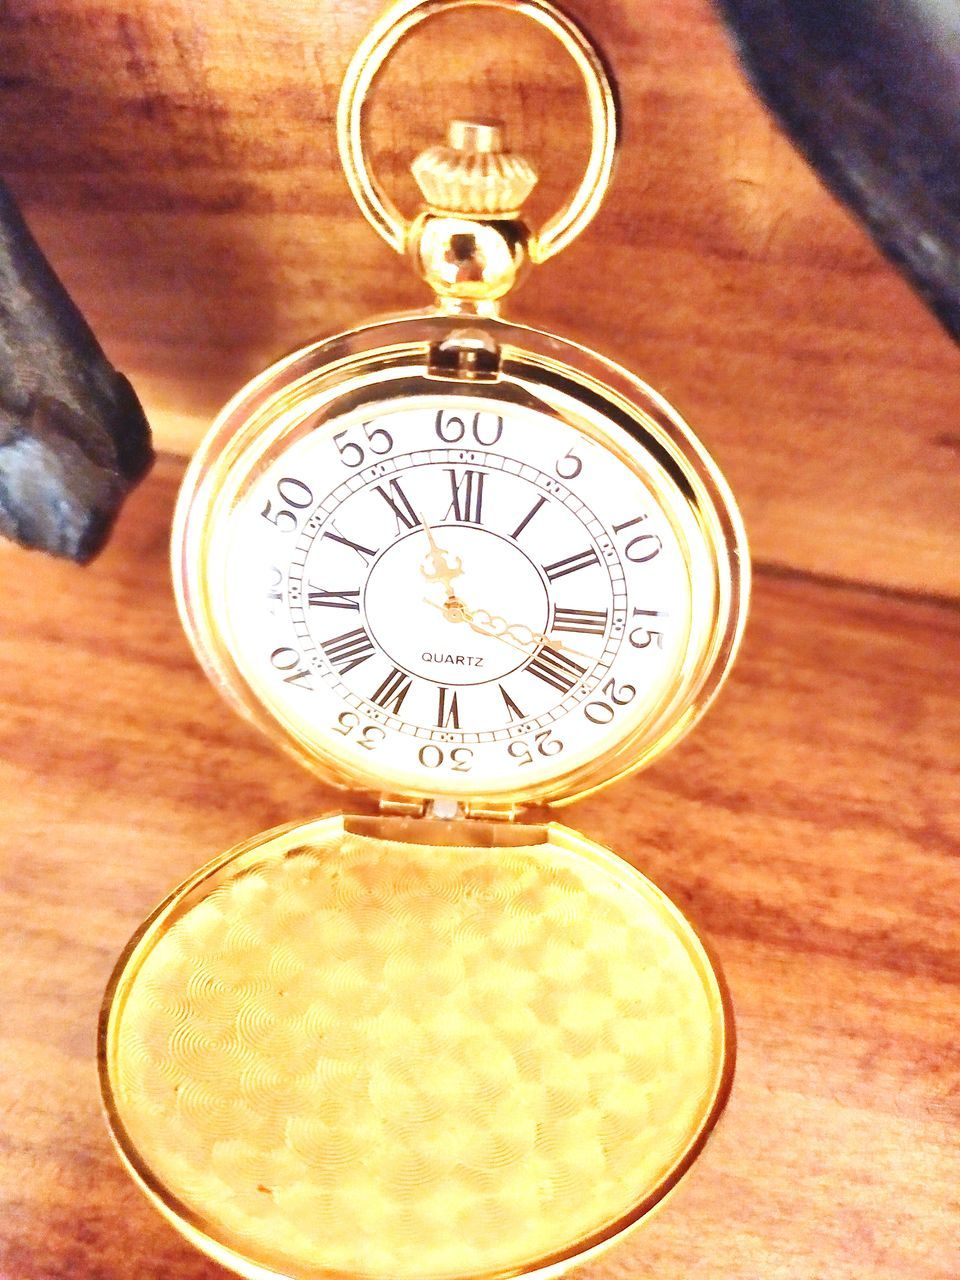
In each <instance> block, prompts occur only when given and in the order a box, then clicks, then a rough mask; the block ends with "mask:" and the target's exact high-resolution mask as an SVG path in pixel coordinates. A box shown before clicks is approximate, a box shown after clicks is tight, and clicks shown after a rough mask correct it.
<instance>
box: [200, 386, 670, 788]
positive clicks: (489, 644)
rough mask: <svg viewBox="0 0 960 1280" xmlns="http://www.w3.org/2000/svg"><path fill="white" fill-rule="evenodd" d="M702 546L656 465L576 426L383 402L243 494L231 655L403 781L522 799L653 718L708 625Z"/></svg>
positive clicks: (228, 600) (364, 759) (236, 533)
mask: <svg viewBox="0 0 960 1280" xmlns="http://www.w3.org/2000/svg"><path fill="white" fill-rule="evenodd" d="M681 537H682V534H681V532H680V531H679V529H678V526H677V523H676V520H675V519H672V518H671V516H670V515H669V514H668V513H667V512H665V511H664V510H662V509H661V508H660V507H659V506H658V505H657V503H656V502H655V501H654V499H653V497H652V487H651V485H650V484H648V483H647V482H646V481H645V479H644V477H643V475H642V474H641V472H640V469H639V468H638V467H637V466H635V465H634V466H631V465H629V464H628V463H627V462H626V461H624V459H623V457H621V456H618V454H617V453H616V452H615V451H614V450H613V449H612V448H609V447H607V445H606V444H604V443H603V442H602V441H601V440H599V439H595V438H593V437H592V436H590V435H588V434H586V433H585V432H583V431H581V430H579V429H578V428H577V427H575V426H573V425H571V424H570V423H567V422H564V421H561V420H559V419H558V418H557V417H555V416H552V415H548V414H547V413H543V412H540V411H537V410H534V409H530V408H526V407H518V406H517V405H515V404H513V403H510V402H507V401H503V402H499V401H495V400H491V399H489V398H486V397H484V398H482V399H481V398H479V397H476V398H471V397H469V396H463V397H456V398H454V397H436V398H424V397H421V398H418V399H416V400H414V401H406V402H404V403H403V404H402V406H401V407H396V405H395V404H394V405H393V406H390V405H385V406H384V408H383V410H382V411H381V412H371V411H370V410H369V409H368V410H367V412H366V415H365V416H364V418H363V419H362V420H361V419H360V418H358V417H357V416H356V415H352V416H350V417H344V418H342V419H339V420H336V421H333V422H328V423H326V424H324V425H323V427H322V428H319V429H316V430H313V431H311V432H309V433H307V434H305V435H302V436H301V437H300V438H299V439H298V440H297V441H296V442H295V443H293V444H291V445H290V446H289V447H288V448H286V449H284V450H283V451H282V452H281V453H280V455H279V456H278V457H276V458H275V459H274V460H273V461H272V462H271V463H270V464H269V466H268V467H266V469H264V470H263V471H262V472H261V473H260V474H259V475H258V476H257V478H256V480H255V481H254V483H253V484H252V485H251V486H250V487H249V489H248V490H247V491H246V492H245V493H244V495H243V497H242V498H241V499H240V501H239V502H237V503H236V505H235V506H234V508H233V510H232V512H231V515H230V520H229V530H228V534H227V538H226V542H225V543H224V551H223V555H224V573H223V579H222V581H223V599H224V606H225V611H226V615H227V618H228V627H229V634H228V646H229V649H230V651H231V654H232V656H233V658H234V661H235V662H236V664H237V666H238V667H239V669H240V670H241V672H242V673H243V674H244V676H245V678H246V679H247V680H248V681H249V682H250V683H251V684H253V685H254V686H255V687H256V688H257V689H258V691H259V692H260V693H261V695H262V694H263V692H264V690H267V691H268V695H267V696H268V699H269V706H270V709H271V710H272V711H273V713H274V714H276V715H278V716H279V717H280V718H281V719H282V720H283V721H284V723H285V724H286V725H287V726H288V727H289V728H291V729H292V730H293V731H294V732H295V733H296V734H297V735H298V736H300V737H301V739H308V740H312V741H318V740H322V742H323V747H324V750H325V751H326V752H327V753H328V754H333V755H335V756H336V757H337V758H338V759H339V760H340V761H341V762H342V764H343V766H344V768H345V769H346V770H348V771H350V772H356V771H360V772H361V773H363V774H366V775H374V776H376V778H377V779H378V780H380V781H381V782H382V790H383V791H384V792H390V791H401V792H402V791H406V790H409V789H410V787H411V785H415V786H416V788H417V789H418V790H419V791H421V792H422V793H425V794H434V793H435V794H436V795H438V796H439V795H448V796H449V795H454V796H460V797H464V798H467V797H470V796H471V795H476V794H481V795H486V796H495V795H497V794H498V793H503V794H506V793H508V792H511V791H516V790H517V789H522V788H527V787H530V786H536V785H537V784H539V783H542V782H543V780H544V779H547V778H553V777H556V776H558V775H561V774H565V773H567V772H568V771H570V770H573V769H576V768H578V767H579V766H581V765H582V764H583V763H584V762H585V761H587V760H590V759H592V758H595V757H596V756H597V755H599V754H600V753H602V752H604V751H606V750H608V749H610V748H611V747H612V746H614V745H615V744H616V743H617V742H618V741H619V740H621V739H622V738H623V737H625V736H626V734H628V733H629V732H630V730H631V728H632V727H633V726H635V725H636V724H638V723H639V722H640V721H641V720H642V719H643V718H645V717H649V716H650V714H651V712H652V711H653V710H654V708H655V707H656V705H657V703H658V701H659V700H660V699H661V698H662V693H663V689H664V688H665V686H667V685H668V684H669V683H670V681H671V680H672V679H673V678H674V676H675V674H676V672H677V671H678V670H679V669H680V667H681V666H682V663H683V661H684V655H685V652H686V647H687V642H688V637H689V633H690V627H691V600H690V587H689V576H688V572H687V568H686V558H685V555H684V548H683V546H682V545H681Z"/></svg>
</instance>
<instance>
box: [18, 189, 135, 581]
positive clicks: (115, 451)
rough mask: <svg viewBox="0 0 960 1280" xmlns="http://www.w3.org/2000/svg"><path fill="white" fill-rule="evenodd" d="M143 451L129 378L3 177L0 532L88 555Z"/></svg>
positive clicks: (101, 538)
mask: <svg viewBox="0 0 960 1280" xmlns="http://www.w3.org/2000/svg"><path fill="white" fill-rule="evenodd" d="M152 461H153V451H152V449H151V447H150V428H149V426H148V425H147V420H146V418H145V417H144V413H143V409H142V408H141V407H140V402H139V401H138V400H137V397H136V395H135V393H134V391H133V388H132V387H131V386H130V383H129V382H128V381H127V379H126V378H125V377H124V376H123V374H121V373H118V372H117V371H116V370H115V369H114V368H113V367H112V365H111V364H110V363H109V362H108V360H107V358H106V356H105V355H104V354H103V351H102V350H101V349H100V346H99V344H98V343H97V340H96V338H95V337H94V336H93V334H92V332H91V331H90V327H89V326H88V324H87V322H86V321H85V320H84V318H83V316H82V315H81V314H80V312H79V311H78V310H77V308H76V307H75V306H74V304H73V301H72V300H71V298H70V295H69V294H68V293H67V291H66V289H64V287H63V285H62V284H61V283H60V281H59V280H58V279H57V276H56V275H55V273H54V271H53V269H52V268H51V266H50V264H49V263H48V262H47V260H46V258H44V256H43V254H42V253H41V251H40V249H39V247H38V245H37V243H36V241H35V240H34V238H33V236H32V235H31V234H30V230H29V228H28V227H27V225H26V223H25V222H24V220H23V217H22V215H21V213H20V211H19V210H18V208H17V206H16V203H15V201H14V199H13V197H12V196H11V194H10V192H9V191H8V190H7V189H6V187H5V186H4V185H3V184H2V183H0V534H3V535H5V536H6V537H8V538H12V539H14V541H16V542H19V543H21V544H22V545H23V546H25V547H36V548H39V549H41V550H43V551H49V552H52V553H53V554H54V555H60V556H67V557H69V558H70V559H71V560H77V561H80V562H81V563H82V562H85V561H87V560H90V559H91V558H92V557H93V556H95V555H96V554H97V552H98V551H99V550H100V549H101V548H102V546H103V544H104V542H105V541H106V539H107V537H108V535H109V533H110V529H111V526H112V525H113V521H114V519H115V517H116V515H117V512H118V511H119V509H120V506H121V504H122V502H123V499H124V498H125V497H126V495H127V494H128V493H129V491H130V490H131V488H132V487H133V486H134V485H135V484H136V483H137V481H138V480H139V479H140V478H141V477H142V476H143V475H144V474H145V473H146V471H147V470H148V469H149V467H150V464H151V462H152Z"/></svg>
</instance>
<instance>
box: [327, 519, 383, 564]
mask: <svg viewBox="0 0 960 1280" xmlns="http://www.w3.org/2000/svg"><path fill="white" fill-rule="evenodd" d="M330 528H331V529H333V530H334V532H333V533H331V532H330V530H329V529H328V530H327V532H326V533H324V535H323V536H324V537H325V538H329V539H330V541H331V542H339V543H340V545H341V546H344V547H349V548H350V549H351V551H355V552H356V553H357V555H358V556H359V557H360V559H361V560H362V561H363V563H364V564H369V563H370V561H371V560H372V559H373V557H374V556H375V555H376V554H377V548H376V547H365V546H364V545H363V543H362V542H353V541H352V540H351V539H350V538H345V537H344V536H343V534H342V533H341V532H340V530H339V529H338V528H337V526H336V525H335V524H334V523H333V522H332V521H331V523H330Z"/></svg>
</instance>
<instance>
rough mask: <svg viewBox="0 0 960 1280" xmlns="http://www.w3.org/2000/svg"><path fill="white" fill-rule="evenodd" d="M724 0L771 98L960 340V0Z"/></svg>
mask: <svg viewBox="0 0 960 1280" xmlns="http://www.w3.org/2000/svg"><path fill="white" fill-rule="evenodd" d="M715 2H716V4H717V7H718V8H719V10H720V12H721V13H722V15H723V16H724V18H725V19H726V22H727V24H728V26H729V27H730V29H731V31H732V32H733V35H734V39H735V42H736V44H737V46H738V52H739V55H740V58H741V61H742V62H743V64H744V66H745V68H746V70H747V74H748V75H749V77H750V79H751V81H752V82H753V85H754V87H755V88H756V90H757V92H758V93H759V94H760V96H761V97H762V98H763V100H764V101H765V102H766V104H767V106H769V107H770V108H771V110H772V111H773V112H774V114H775V115H776V116H777V117H778V119H779V121H780V123H781V124H782V125H783V126H784V128H785V129H786V130H787V132H788V133H789V134H790V136H791V138H792V139H793V141H794V143H795V144H796V145H797V147H798V148H799V149H800V151H802V152H803V154H804V155H805V156H806V158H807V159H808V160H809V161H810V163H811V164H812V165H813V166H814V168H815V169H816V170H817V171H818V172H819V174H820V176H821V177H822V178H823V179H824V181H825V182H826V183H827V185H828V186H829V187H830V188H831V190H832V191H833V192H834V193H835V194H836V195H837V196H839V197H840V199H841V200H843V201H844V202H845V203H846V204H848V205H849V206H850V207H851V208H852V209H853V210H854V212H855V213H856V214H857V215H858V216H859V217H860V218H861V219H862V221H863V222H864V223H866V225H867V228H868V229H869V231H870V232H871V234H872V235H873V237H874V239H875V240H876V242H877V244H878V245H879V246H880V248H881V249H882V250H883V252H884V253H885V254H886V255H887V257H888V258H890V260H891V261H892V262H893V263H894V264H895V265H896V266H897V267H899V268H900V270H901V271H902V272H903V273H904V275H906V277H907V278H908V280H910V281H911V282H912V283H913V285H914V286H915V287H916V288H917V289H918V291H919V292H920V294H921V295H922V297H923V298H924V299H925V301H926V302H927V304H928V305H929V306H930V307H931V308H932V310H933V311H934V313H935V314H936V315H937V316H938V317H939V319H940V320H941V322H942V323H943V325H944V326H945V327H946V329H947V330H948V331H949V332H950V334H951V335H952V336H953V337H954V338H956V339H960V75H958V70H957V68H958V67H960V5H958V4H956V3H954V2H953V0H715Z"/></svg>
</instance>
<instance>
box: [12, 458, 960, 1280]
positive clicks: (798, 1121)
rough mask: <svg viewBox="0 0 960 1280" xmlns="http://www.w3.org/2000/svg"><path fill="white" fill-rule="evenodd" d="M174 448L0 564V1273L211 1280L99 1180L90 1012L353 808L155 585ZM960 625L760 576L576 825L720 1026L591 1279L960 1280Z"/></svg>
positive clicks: (894, 603) (163, 566)
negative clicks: (290, 744) (301, 822)
mask: <svg viewBox="0 0 960 1280" xmlns="http://www.w3.org/2000/svg"><path fill="white" fill-rule="evenodd" d="M181 469H182V466H181V463H180V462H179V461H177V460H175V459H171V458H164V459H162V460H161V462H160V464H159V465H158V466H157V468H156V470H155V471H154V473H153V475H152V476H151V477H150V479H149V480H148V481H147V483H146V484H145V486H144V487H143V489H142V490H141V491H140V492H139V493H138V494H137V495H136V496H135V497H134V498H133V500H132V501H131V503H130V505H129V507H128V509H127V511H126V513H125V515H124V517H123V519H122V522H121V525H120V528H119V529H118V531H117V534H116V537H115V540H114V542H113V544H112V546H111V547H110V549H109V550H108V551H107V553H106V554H105V555H104V556H103V558H102V560H101V561H99V562H98V563H97V564H95V565H94V566H93V567H91V568H89V569H87V570H83V571H81V570H78V569H75V568H72V567H70V566H68V565H64V564H59V563H55V562H53V561H51V560H45V559H42V558H40V557H38V556H37V555H33V554H28V553H25V552H21V551H17V550H15V549H13V548H5V549H4V550H3V552H2V553H0V583H2V588H0V592H2V595H0V598H2V600H3V608H2V621H0V628H2V630H0V704H2V706H3V708H4V711H3V717H2V720H0V738H2V742H0V811H2V813H3V817H4V846H5V849H4V863H3V893H2V899H0V913H2V938H3V943H2V946H3V955H4V973H5V975H6V987H7V1000H6V1008H5V1010H4V1017H3V1020H2V1024H0V1038H2V1059H0V1060H2V1062H3V1067H2V1069H0V1113H2V1115H3V1118H4V1123H3V1131H2V1135H0V1197H2V1202H3V1203H2V1206H0V1222H2V1231H0V1237H2V1238H0V1275H2V1277H3V1278H4V1280H54V1278H57V1280H60V1278H61V1277H62V1278H63V1280H68V1278H69V1280H120V1278H121V1277H124V1278H126V1277H137V1278H138V1280H160V1278H161V1277H163V1278H164V1280H169V1278H170V1277H173V1276H176V1277H177V1280H201V1277H204V1278H209V1280H214V1277H216V1276H218V1275H222V1274H223V1273H222V1272H221V1271H220V1270H219V1268H217V1267H216V1266H215V1265H214V1264H212V1263H209V1262H207V1261H205V1260H204V1259H203V1258H202V1257H200V1256H199V1255H198V1254H195V1253H194V1252H193V1250H192V1249H190V1248H189V1247H188V1246H187V1245H185V1244H183V1243H182V1242H181V1241H180V1239H179V1237H178V1236H177V1235H175V1233H174V1232H173V1230H172V1229H170V1228H169V1227H167V1226H166V1224H165V1223H164V1222H163V1221H162V1220H161V1219H160V1218H159V1217H158V1216H157V1215H156V1214H155V1212H154V1211H153V1210H152V1209H151V1208H150V1207H149V1206H148V1204H147V1203H146V1201H145V1200H143V1199H142V1198H141V1196H140V1194H139V1193H138V1192H137V1190H136V1189H135V1188H134V1186H133V1184H132V1183H131V1182H130V1181H129V1180H128V1178H127V1176H126V1174H125V1173H124V1172H123V1170H122V1169H121V1167H120V1165H119V1163H118V1162H117V1160H116V1158H115V1156H114V1154H113V1151H112V1149H111V1147H110V1144H109V1141H108V1138H107V1135H106V1132H105V1129H104V1126H103V1124H102V1121H101V1118H100V1115H99V1108H98V1099H97V1085H96V1073H95V1060H94V1029H95V1024H96V1018H97V1010H98V1005H99V1001H100V995H101V991H102V989H103V986H104V984H105V982H106V980H107V976H108V974H109V972H110V969H111V966H112V964H113V962H114V959H115V958H116V956H117V954H118V952H119V951H120V949H121V947H122V945H123V943H124V942H125V940H126V939H127V937H128V935H129V934H130V933H131V932H132V930H133V929H134V928H135V926H136V925H137V924H138V922H139V921H140V920H141V918H142V917H143V915H144V914H145V913H146V911H147V910H148V909H149V908H150V907H151V906H152V905H153V904H154V903H155V902H156V901H157V900H158V899H159V898H160V897H161V896H162V895H163V894H164V893H165V892H166V890H167V889H168V888H170V887H171V886H172V885H173V884H174V883H175V882H176V881H178V880H179V879H180V878H181V877H183V876H185V875H186V874H187V873H188V872H190V871H192V870H193V869H194V868H195V867H197V866H198V865H199V864H200V863H201V862H202V861H204V860H206V859H207V858H208V857H210V856H212V855H213V854H215V853H217V852H218V851H219V850H221V849H224V848H226V847H228V846H229V845H231V844H232V843H234V842H236V841H239V840H240V839H241V838H243V837H246V836H248V835H250V834H251V833H253V832H255V831H257V830H260V829H262V828H264V827H268V826H270V825H273V824H276V823H279V822H283V821H286V820H288V819H293V818H297V817H306V816H308V815H312V814H315V813H318V812H320V811H323V810H325V809H329V808H333V807H338V806H339V804H340V800H339V798H338V797H337V796H336V795H335V794H333V793H331V792H330V791H328V790H326V789H325V788H323V787H322V786H319V785H317V784H315V783H312V782H311V781H310V780H309V779H308V778H307V777H306V775H305V774H303V773H302V772H301V771H299V770H298V769H297V768H295V767H294V766H293V765H291V764H289V763H288V762H287V761H286V760H285V759H283V758H281V757H280V756H279V755H278V754H277V753H276V752H275V751H274V750H273V749H272V748H270V747H269V746H268V745H267V744H266V743H265V742H263V741H261V740H260V739H259V738H258V737H257V736H256V734H255V733H254V731H253V730H251V729H248V728H246V727H245V726H244V725H243V724H241V723H240V722H239V721H238V720H237V719H236V717H235V716H234V715H233V714H232V713H231V712H230V711H229V710H228V709H227V708H226V706H225V705H222V704H221V703H220V702H219V701H218V699H217V697H216V695H215V694H214V692H213V691H212V689H211V688H210V687H209V686H208V685H207V683H206V682H205V680H204V678H203V677H202V675H201V674H200V671H199V669H198V668H197V667H196V665H195V664H194V662H193V659H192V657H191V655H190V653H189V651H188V648H187V645H186V642H185V640H184V638H183V636H182V634H181V632H180V629H179V625H178V622H177V619H176V616H175V612H174V608H173V603H172V599H171V593H170V588H169V585H168V571H167V563H166V548H167V538H168V530H169V524H170V515H171V508H172V503H173V499H174V494H175V489H176V485H177V482H178V480H179V477H180V474H181ZM958 689H960V614H958V610H957V607H956V605H955V604H953V603H950V602H945V601H938V600H934V599H923V598H921V597H917V596H904V595H901V594H898V593H897V592H896V591H892V590H883V589H876V588H867V587H863V588H861V587H848V586H840V585H836V584H834V583H831V582H828V581H817V580H816V579H814V578H812V577H810V576H807V575H804V574H801V573H796V572H782V571H773V570H761V572H760V573H759V578H758V582H757V586H756V595H755V604H754V608H753V617H752V620H751V624H750V627H749V630H748V638H747V642H746V647H745V652H744V653H743V656H742V658H741V660H740V663H739V665H738V667H737V669H736V671H735V674H734V676H733V678H732V680H731V683H730V685H729V686H728V688H727V691H726V692H725V694H724V695H723V697H722V698H721V700H720V702H719V704H718V706H717V707H716V708H715V709H714V711H713V712H712V713H711V715H710V716H709V717H708V718H707V720H706V722H705V723H704V724H703V725H702V726H701V727H700V729H699V730H698V731H697V732H696V733H695V734H694V735H693V736H692V737H691V738H690V739H688V740H687V741H686V742H685V743H684V744H683V745H682V746H681V747H679V748H678V749H676V750H675V751H674V752H673V753H672V754H671V755H670V756H669V757H668V758H667V759H666V760H664V761H663V762H662V763H660V764H658V765H657V766H656V767H654V768H652V769H651V770H650V771H649V773H647V774H645V775H641V776H639V777H636V778H634V779H633V780H631V781H629V782H627V783H625V784H622V785H620V786H619V787H617V788H615V789H613V790H611V791H610V792H608V793H607V794H606V795H601V796H599V797H596V798H594V799H592V800H591V801H589V802H588V803H584V804H580V805H578V806H577V807H576V808H574V809H573V810H570V811H567V813H566V814H565V815H564V817H565V820H566V821H568V822H570V823H571V825H575V826H578V827H580V828H582V829H583V830H584V831H586V832H588V833H589V834H591V835H593V836H595V837H599V838H600V839H602V840H605V841H608V842H609V843H610V844H612V845H613V847H615V848H616V849H618V850H619V851H621V852H623V853H626V854H627V855H629V856H630V857H631V858H632V859H633V860H634V861H635V862H636V863H637V865H639V866H640V867H642V869H643V870H644V871H646V872H647V873H649V874H650V875H651V876H652V878H653V879H654V880H655V881H657V882H658V883H659V884H661V885H662V886H663V887H664V888H665V889H666V890H667V891H668V892H669V893H671V894H672V895H673V896H674V897H675V898H676V899H677V900H678V901H679V902H680V903H681V904H682V905H683V906H684V907H685V908H687V909H688V910H689V911H691V912H692V913H693V914H694V916H695V917H696V918H697V919H698V921H699V922H700V923H701V925H702V926H703V927H704V928H705V929H706V931H707V932H708V934H709V935H710V936H711V937H712V938H713V940H714V942H715V943H716V945H717V947H718V949H719V952H720V954H721V956H722V959H723V962H724V965H725V967H726V972H727V976H728V978H729V981H730V985H731V987H732V990H733V996H734V1000H735V1003H736V1009H737V1016H738V1023H739V1034H740V1059H739V1069H738V1076H737V1082H736V1085H735V1088H734V1094H733V1099H732V1102H731V1104H730V1108H729V1111H728V1114H727V1117H726V1119H725V1121H724V1123H723V1124H722V1126H721V1128H720V1130H719V1132H718V1134H717V1136H716V1137H715V1139H714V1141H713V1142H712V1144H711V1146H710V1147H709V1148H708V1151H707V1154H706V1156H705V1157H704V1159H703V1161H702V1162H701V1164H700V1165H699V1166H698V1167H697V1168H696V1170H695V1172H694V1173H693V1174H692V1175H691V1177H690V1178H689V1180H688V1183H687V1184H686V1186H685V1187H684V1188H682V1189H681V1191H680V1193H679V1194H678V1196H677V1197H676V1198H675V1199H674V1200H673V1201H672V1202H671V1203H670V1204H669V1205H668V1206H667V1207H666V1208H665V1209H664V1210H663V1212H662V1213H661V1214H660V1215H659V1216H658V1217H657V1218H656V1219H655V1220H653V1221H652V1222H651V1223H650V1224H648V1225H647V1226H646V1227H645V1228H643V1229H642V1230H641V1231H640V1232H639V1233H637V1234H636V1235H635V1236H634V1237H633V1238H632V1239H631V1240H630V1241H629V1242H628V1243H627V1244H625V1245H624V1246H622V1247H621V1248H620V1249H619V1250H617V1251H615V1252H613V1253H610V1254H608V1255H607V1256H606V1257H605V1258H603V1259H601V1260H600V1261H599V1262H597V1263H595V1264H593V1265H592V1266H591V1267H590V1268H588V1269H587V1272H586V1274H587V1275H589V1276H592V1277H595V1278H596V1280H600V1278H601V1277H604V1278H609V1280H613V1278H614V1277H627V1276H629V1277H631V1278H633V1277H640V1276H642V1277H651V1278H652V1277H658V1278H660V1277H662V1278H664V1280H698V1278H702V1280H718V1278H719V1277H723V1278H724V1280H846V1278H847V1277H849V1278H850V1280H864V1277H870V1280H955V1277H956V1275H957V1274H958V1272H960V1252H958V1246H957V1214H958V1203H957V1188H958V1185H960V1143H958V1124H957V1121H958V1111H960V1064H958V1044H960V992H958V985H960V865H958V855H960V796H958V784H960V778H958V760H957V746H958V743H960V700H958Z"/></svg>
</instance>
